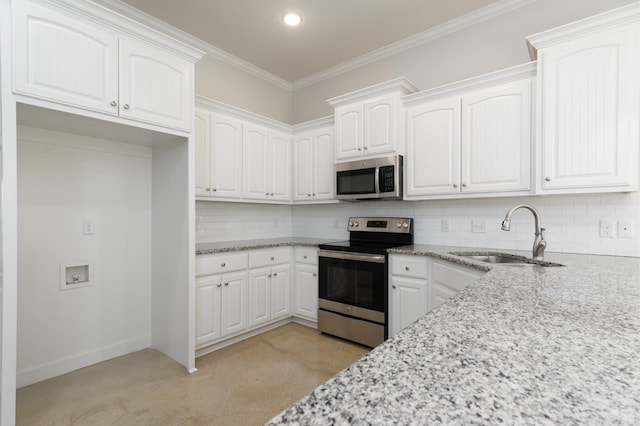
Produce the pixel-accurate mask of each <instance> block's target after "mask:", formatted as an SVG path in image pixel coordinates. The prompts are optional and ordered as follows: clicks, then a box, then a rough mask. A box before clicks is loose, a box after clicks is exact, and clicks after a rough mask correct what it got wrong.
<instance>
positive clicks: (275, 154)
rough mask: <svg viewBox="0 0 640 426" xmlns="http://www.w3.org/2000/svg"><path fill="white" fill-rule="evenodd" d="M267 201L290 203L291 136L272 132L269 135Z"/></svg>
mask: <svg viewBox="0 0 640 426" xmlns="http://www.w3.org/2000/svg"><path fill="white" fill-rule="evenodd" d="M269 159H270V160H269V163H270V164H269V168H268V174H267V175H266V180H267V181H269V182H270V188H269V199H270V200H274V201H291V136H289V135H287V134H285V133H280V132H275V131H272V132H270V135H269Z"/></svg>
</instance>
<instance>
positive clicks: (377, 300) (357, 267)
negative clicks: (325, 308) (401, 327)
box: [318, 257, 386, 312]
mask: <svg viewBox="0 0 640 426" xmlns="http://www.w3.org/2000/svg"><path fill="white" fill-rule="evenodd" d="M319 267H320V268H319V275H320V276H319V280H318V295H319V297H320V298H322V299H327V300H332V301H334V302H340V303H345V304H347V305H352V306H359V307H361V308H366V309H372V310H375V311H380V312H384V310H385V288H386V280H385V277H386V270H385V264H384V263H371V262H363V261H354V260H343V259H332V258H326V257H321V258H320V265H319Z"/></svg>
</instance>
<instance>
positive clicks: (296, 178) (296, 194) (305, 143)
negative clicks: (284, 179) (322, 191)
mask: <svg viewBox="0 0 640 426" xmlns="http://www.w3.org/2000/svg"><path fill="white" fill-rule="evenodd" d="M312 164H313V133H312V132H309V133H304V134H300V135H297V136H296V137H295V138H294V140H293V200H294V201H309V200H311V194H312V193H313V171H312V167H311V165H312Z"/></svg>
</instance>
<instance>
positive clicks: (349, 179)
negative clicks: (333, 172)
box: [337, 168, 377, 195]
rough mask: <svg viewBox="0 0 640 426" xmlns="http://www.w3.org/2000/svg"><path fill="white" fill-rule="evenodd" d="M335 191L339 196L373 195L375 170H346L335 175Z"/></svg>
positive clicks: (374, 190) (374, 191)
mask: <svg viewBox="0 0 640 426" xmlns="http://www.w3.org/2000/svg"><path fill="white" fill-rule="evenodd" d="M337 191H338V194H339V195H350V194H354V195H356V194H375V193H376V192H377V191H376V169H375V168H370V169H358V170H348V171H344V172H338V173H337Z"/></svg>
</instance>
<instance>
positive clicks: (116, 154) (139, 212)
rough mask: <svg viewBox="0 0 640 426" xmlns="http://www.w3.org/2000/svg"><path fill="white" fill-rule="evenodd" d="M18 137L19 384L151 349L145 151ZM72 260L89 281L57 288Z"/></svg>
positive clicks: (41, 135)
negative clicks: (90, 231)
mask: <svg viewBox="0 0 640 426" xmlns="http://www.w3.org/2000/svg"><path fill="white" fill-rule="evenodd" d="M18 136H19V137H18V194H19V196H18V212H19V225H18V236H19V244H18V259H19V264H18V271H19V280H18V347H17V351H18V386H19V387H20V386H24V385H26V384H29V383H33V382H36V381H39V380H42V379H44V378H47V377H52V376H55V375H58V374H62V373H64V372H67V371H71V370H74V369H77V368H80V367H83V366H85V365H89V364H93V363H95V362H99V361H102V360H104V359H108V358H111V357H114V356H118V355H122V354H124V353H127V352H131V351H134V350H138V349H141V348H144V347H148V346H149V345H150V337H149V333H150V317H151V313H150V300H151V178H152V173H151V150H150V148H147V147H141V146H133V145H125V144H120V143H117V142H111V141H105V140H99V139H92V138H87V137H80V136H76V135H72V134H66V133H57V132H51V131H45V130H41V129H35V128H30V127H20V128H19V134H18ZM86 218H92V219H94V220H95V225H96V227H95V229H96V233H95V235H83V233H82V222H83V219H86ZM76 261H88V262H92V263H93V266H94V276H93V278H94V285H93V286H89V287H83V288H77V289H71V290H64V291H62V290H60V272H59V266H60V264H61V263H65V262H76Z"/></svg>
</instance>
